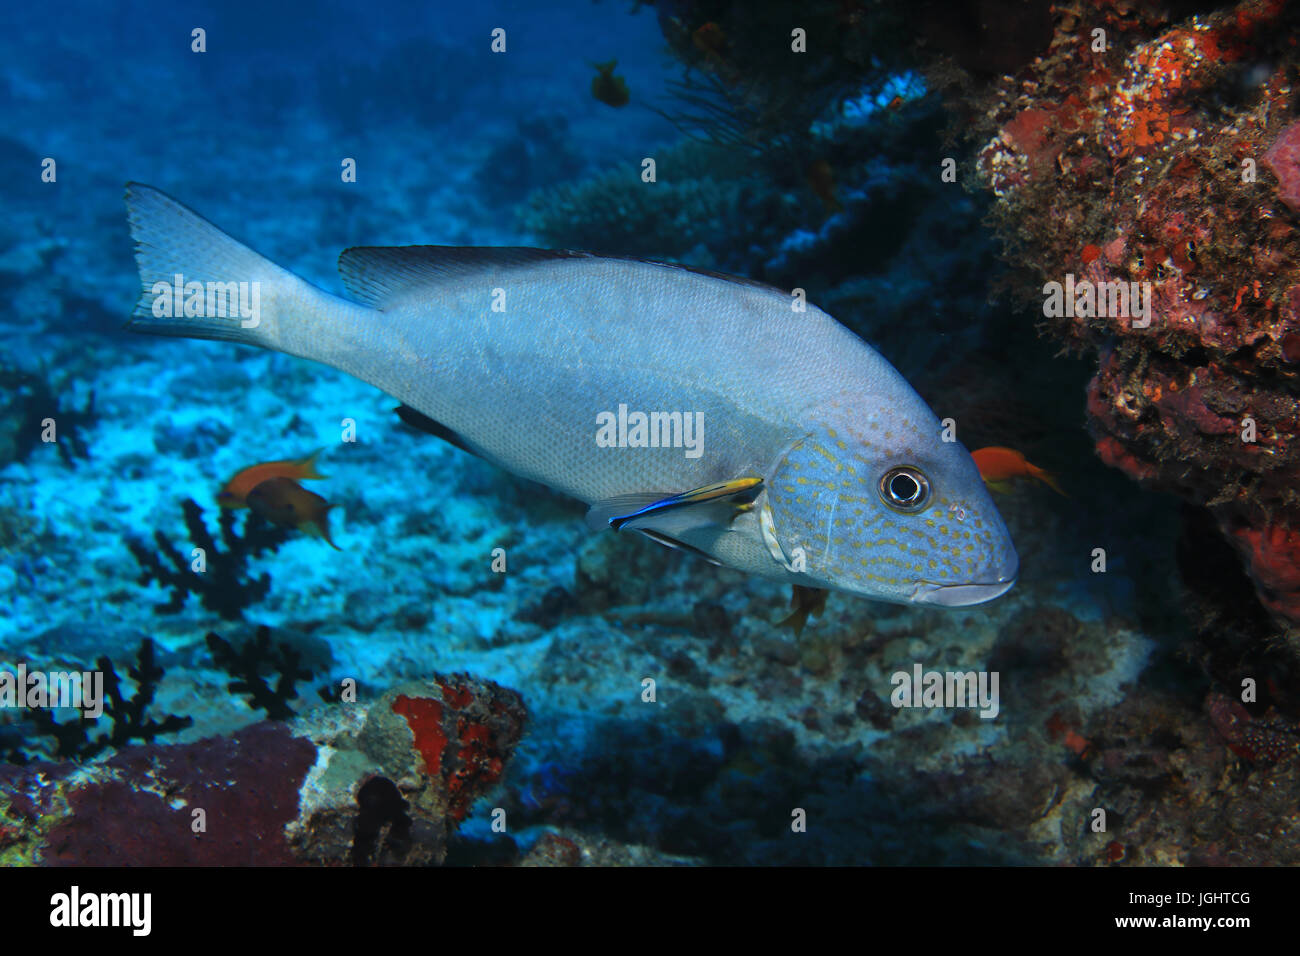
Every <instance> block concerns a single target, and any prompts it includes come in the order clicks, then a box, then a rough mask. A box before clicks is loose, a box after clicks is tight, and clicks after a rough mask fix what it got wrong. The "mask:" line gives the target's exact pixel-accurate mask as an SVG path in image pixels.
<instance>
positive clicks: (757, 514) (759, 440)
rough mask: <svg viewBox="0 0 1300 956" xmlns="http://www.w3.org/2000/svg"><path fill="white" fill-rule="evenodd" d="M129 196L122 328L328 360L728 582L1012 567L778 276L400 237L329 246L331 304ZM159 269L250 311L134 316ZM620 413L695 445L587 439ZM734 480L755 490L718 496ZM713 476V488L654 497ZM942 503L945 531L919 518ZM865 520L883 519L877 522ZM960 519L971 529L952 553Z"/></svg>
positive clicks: (147, 190)
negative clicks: (739, 275)
mask: <svg viewBox="0 0 1300 956" xmlns="http://www.w3.org/2000/svg"><path fill="white" fill-rule="evenodd" d="M127 199H128V209H129V219H130V222H131V227H132V234H133V236H134V237H135V239H136V243H137V253H136V254H137V263H138V265H139V268H140V276H141V284H142V295H141V300H140V303H139V305H138V307H137V311H136V315H135V317H134V318H133V319H132V321H131V324H130V327H131V328H132V329H135V330H137V331H142V332H152V333H156V334H163V335H178V336H188V337H193V338H217V339H224V340H233V341H238V342H244V343H246V344H252V345H259V346H262V347H264V348H270V349H275V350H278V351H282V352H286V353H288V354H291V355H296V356H299V357H302V358H306V359H311V360H314V361H318V362H322V363H324V364H327V365H330V366H333V367H334V368H337V369H340V370H342V371H344V372H347V373H349V374H351V375H354V376H356V377H357V378H359V379H361V380H363V381H366V382H368V383H370V384H371V385H374V386H375V387H377V388H379V389H381V390H383V391H385V392H387V393H388V394H390V395H392V396H394V397H395V398H397V399H399V400H400V401H401V402H403V403H404V404H405V405H407V406H409V407H410V408H413V409H415V410H416V411H417V412H419V413H421V414H422V415H424V416H427V418H429V419H432V420H433V421H434V422H437V423H438V424H439V425H440V426H442V427H443V428H445V429H449V430H450V431H452V432H454V433H455V434H456V436H457V437H458V438H459V439H461V440H462V441H463V443H464V444H465V445H466V446H467V447H469V448H471V449H473V450H474V451H475V452H476V453H478V454H480V455H482V456H483V457H484V458H486V459H488V460H490V461H493V462H495V463H496V464H498V465H500V466H501V467H503V468H506V469H507V470H509V471H511V472H513V473H515V474H517V475H521V476H523V477H526V478H529V479H532V480H534V481H538V482H541V483H543V484H545V485H548V486H550V487H552V488H554V489H556V490H557V491H560V492H563V493H565V494H568V495H571V496H573V497H575V498H577V499H579V500H581V501H583V502H586V503H587V504H588V505H591V506H593V513H601V514H603V513H604V512H602V511H600V509H601V507H602V505H604V504H608V503H609V502H616V503H619V502H621V501H622V500H623V499H624V498H631V497H635V496H643V497H644V500H645V501H646V502H647V503H650V505H651V506H650V507H649V509H648V510H647V511H646V512H645V514H646V517H644V518H641V517H638V519H637V521H636V523H635V525H630V526H632V527H635V529H636V530H646V531H647V532H653V533H654V534H655V535H657V536H658V539H660V540H664V539H666V540H667V542H669V543H671V542H674V541H676V542H680V543H682V544H685V545H687V546H689V547H691V548H694V549H696V550H698V551H701V552H703V553H704V554H705V555H707V556H709V557H711V558H713V559H716V560H718V561H720V562H721V563H723V564H725V565H729V566H731V567H734V568H737V569H739V570H742V571H746V572H749V573H753V574H759V575H762V576H764V577H768V578H772V579H775V580H781V581H788V582H790V583H796V584H801V585H805V586H808V587H820V588H834V589H839V590H845V591H850V592H853V593H856V594H860V595H863V596H867V597H873V598H878V599H882V600H891V601H899V602H905V603H906V602H917V601H919V602H924V603H935V604H945V605H946V604H969V603H976V602H978V601H983V600H988V599H990V598H992V597H995V596H997V595H998V594H1001V593H1003V592H1004V591H1005V590H1006V589H1007V588H1009V587H1010V586H1011V585H1012V583H1013V582H1014V580H1015V576H1016V573H1017V568H1018V561H1017V558H1016V554H1015V549H1014V547H1013V545H1012V544H1011V540H1010V536H1009V535H1008V534H1007V531H1006V528H1005V526H1004V525H1003V523H1002V520H1001V517H1000V516H999V515H998V513H997V510H996V508H995V507H994V506H993V504H992V502H991V501H990V500H989V496H988V494H987V492H986V490H985V488H984V485H983V482H982V481H981V479H980V477H979V474H978V472H977V470H976V468H975V466H974V464H973V462H972V461H971V458H970V456H969V454H968V453H967V452H966V450H965V449H964V448H963V447H962V446H961V445H960V444H959V443H956V442H945V441H943V440H942V439H941V429H940V425H939V422H938V420H937V418H936V417H935V415H934V413H933V412H932V411H930V409H929V408H928V407H927V406H926V404H925V402H924V401H923V400H922V399H921V398H920V396H918V395H917V394H916V392H915V391H914V390H913V389H912V388H911V386H910V385H908V383H907V382H906V381H905V380H904V379H903V377H902V376H901V375H900V374H899V373H898V372H897V371H896V370H895V369H894V368H893V366H891V365H890V364H889V363H888V362H887V361H886V360H885V359H884V358H883V357H882V356H881V355H880V354H879V353H877V352H876V351H875V350H874V349H872V348H871V347H870V346H868V345H867V344H866V343H864V342H863V341H862V340H860V339H859V338H857V337H856V336H855V335H853V334H852V333H851V332H849V331H848V330H847V329H846V328H844V327H843V326H842V325H840V324H839V323H837V322H836V321H835V320H834V319H832V318H831V317H830V316H829V315H827V314H826V313H824V312H822V311H821V310H820V309H817V308H816V307H815V306H811V305H809V306H807V307H806V308H805V309H804V310H803V311H796V310H795V309H794V308H793V307H792V302H793V301H794V300H793V299H792V297H791V296H790V295H788V294H786V293H784V292H782V291H780V290H778V289H773V288H771V287H767V286H762V285H759V284H757V283H753V282H750V281H747V280H739V279H733V278H729V277H723V276H718V275H714V274H711V273H704V272H699V271H694V270H690V269H686V268H683V267H680V266H673V265H668V264H664V263H656V262H647V261H644V260H638V259H625V258H610V257H602V256H594V255H587V254H583V253H573V252H549V251H546V250H530V249H517V248H505V249H473V248H451V247H437V246H416V247H402V248H354V249H349V250H347V251H345V252H344V253H343V255H342V256H341V257H340V271H341V272H342V274H343V277H344V281H345V283H346V284H347V286H348V289H349V292H350V293H351V295H352V296H353V297H354V298H355V299H357V300H358V301H356V302H351V301H348V300H346V299H342V298H339V297H337V296H333V295H330V294H328V293H326V292H323V291H322V290H320V289H317V288H315V287H314V286H311V285H310V284H308V283H307V282H305V281H304V280H302V279H300V278H298V277H297V276H294V275H293V274H292V273H290V272H287V271H286V270H284V269H282V268H280V267H279V266H276V265H274V264H273V263H271V262H269V261H268V260H266V259H264V258H263V257H261V256H259V255H258V254H257V253H255V252H253V251H252V250H250V249H248V248H246V247H244V246H242V245H240V244H239V243H238V242H236V241H235V240H234V239H232V238H230V237H229V236H227V235H226V234H224V233H223V232H221V231H220V230H219V229H218V228H217V227H216V226H214V225H212V224H211V223H209V222H207V221H206V220H204V219H203V218H202V217H200V216H198V215H197V214H195V213H193V212H191V211H190V210H188V209H186V208H185V207H184V206H182V205H181V204H180V203H177V202H176V201H175V200H173V199H171V198H170V197H168V196H166V194H164V193H162V192H160V191H158V190H155V189H153V188H152V187H148V186H142V185H138V184H133V185H131V186H129V187H128V197H127ZM178 274H179V275H183V276H184V277H185V279H186V280H187V281H188V280H190V279H194V280H196V281H200V282H207V281H224V282H250V283H257V285H258V288H260V289H261V290H262V292H261V300H260V301H261V314H260V321H259V323H258V324H257V326H256V327H253V328H245V327H242V325H241V323H240V322H239V321H238V319H234V320H232V319H231V318H230V317H229V316H216V315H203V314H196V315H177V316H167V315H161V316H160V315H158V314H155V311H154V309H155V305H156V302H157V298H156V295H155V293H154V290H155V289H156V288H158V286H157V285H156V284H157V283H160V282H161V283H167V282H171V281H172V278H173V277H174V276H175V275H178ZM502 297H504V310H503V311H494V309H493V303H494V301H501V298H502ZM619 406H626V407H627V409H628V410H629V411H634V412H643V413H650V412H680V413H682V414H683V415H688V414H689V415H695V414H697V413H699V414H702V416H703V444H702V452H703V453H702V454H701V455H700V457H698V458H692V457H689V456H687V454H686V453H685V449H684V448H681V447H670V448H648V447H613V448H611V447H601V446H600V445H599V444H598V443H597V441H596V435H597V428H598V416H600V415H601V414H602V413H611V414H613V413H615V412H616V411H617V410H618V409H619ZM899 469H903V470H904V471H905V472H906V473H907V474H909V475H917V476H920V478H919V479H918V481H917V483H916V488H918V489H919V488H920V487H921V484H920V481H922V480H923V481H924V483H925V485H926V488H925V491H926V494H927V495H928V497H927V498H926V499H925V500H924V501H923V502H921V504H922V507H920V508H919V510H917V511H916V513H903V512H902V511H900V510H899V509H898V507H897V502H896V501H893V500H892V499H891V500H886V498H887V496H888V495H889V494H891V493H892V492H889V491H888V490H887V488H886V486H885V485H883V484H881V483H882V481H884V480H885V479H886V478H887V477H888V476H889V475H892V474H894V473H895V472H896V471H897V470H899ZM793 476H797V477H798V478H802V479H803V480H804V481H808V480H814V481H817V482H820V483H821V485H822V491H821V492H820V494H819V496H818V497H817V498H816V499H815V500H814V499H812V498H809V497H808V496H804V497H803V498H802V499H801V498H800V496H799V495H797V494H792V493H791V492H789V491H788V490H787V489H788V488H790V487H792V481H793V480H795V478H794V477H793ZM755 477H756V478H760V479H762V485H761V486H759V490H758V492H757V494H756V495H754V494H749V495H747V496H740V495H735V496H730V497H729V495H728V494H727V493H725V492H726V489H727V488H728V487H730V485H728V484H727V483H732V482H739V481H740V480H741V479H746V478H755ZM911 480H912V479H910V478H909V479H907V481H904V482H903V483H902V484H901V485H900V486H899V487H902V488H904V489H909V488H912V487H913V486H912V485H910V484H908V483H907V482H908V481H911ZM718 483H723V492H724V493H720V494H718V495H712V494H711V495H709V496H704V497H701V498H700V500H698V501H697V500H695V499H692V498H690V496H687V500H686V501H685V502H683V501H681V500H674V502H673V503H672V505H671V506H669V505H668V504H663V505H662V506H655V505H654V504H653V502H655V500H656V497H658V498H664V499H666V498H668V497H669V496H680V495H684V494H685V493H687V492H690V491H692V489H705V488H707V487H708V486H712V485H715V484H718ZM751 484H752V482H751ZM737 487H738V486H737ZM940 508H942V509H944V511H943V514H942V515H941V517H943V518H944V520H945V522H946V523H947V524H948V525H951V526H952V527H951V529H950V530H949V531H948V532H946V533H941V532H939V531H937V530H936V529H935V528H934V527H933V526H932V525H927V524H926V521H927V519H929V518H933V517H935V514H936V510H937V509H940ZM634 510H636V511H638V513H640V509H634ZM885 521H890V522H892V524H893V526H894V527H895V528H896V531H895V532H894V533H891V534H889V535H882V534H880V528H881V527H882V522H885ZM963 525H965V526H967V527H977V526H978V527H980V528H982V529H986V531H985V534H984V535H983V536H982V537H978V538H977V539H976V540H977V541H978V546H977V547H976V549H975V552H974V554H973V556H972V557H971V558H970V559H969V560H966V561H958V560H956V559H954V557H953V555H954V554H955V553H956V550H957V549H958V548H959V547H960V546H961V545H964V544H966V543H967V541H968V540H969V537H968V538H967V539H962V538H961V537H960V534H961V532H962V530H963V527H962V526H963ZM918 550H919V551H922V552H923V555H924V556H918V555H917V554H916V553H914V552H916V551H918ZM799 555H802V557H799Z"/></svg>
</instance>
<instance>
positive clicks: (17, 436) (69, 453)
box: [0, 365, 97, 465]
mask: <svg viewBox="0 0 1300 956" xmlns="http://www.w3.org/2000/svg"><path fill="white" fill-rule="evenodd" d="M70 391H71V388H70V384H69V380H68V379H67V378H63V379H60V380H58V381H55V380H53V379H51V377H50V376H49V374H48V373H47V372H46V371H45V370H44V369H41V371H40V372H39V373H37V372H29V371H26V370H24V369H21V368H18V367H16V366H9V365H0V464H3V463H6V462H9V461H22V460H24V459H25V458H26V457H27V456H28V455H30V454H31V452H32V450H33V449H34V448H35V447H36V446H37V445H40V444H41V443H42V442H43V441H46V440H47V439H46V436H50V440H52V442H53V443H54V444H55V445H57V446H58V449H59V455H60V457H62V459H63V460H64V462H65V463H66V464H68V465H72V464H73V461H74V459H77V458H89V457H90V446H89V445H88V444H87V441H86V432H88V431H89V430H90V429H91V428H92V427H93V426H94V423H95V421H96V417H97V416H96V414H95V393H94V392H93V391H91V392H90V393H89V395H88V396H87V397H86V401H85V404H83V405H82V407H80V408H77V407H76V406H75V405H72V404H69V403H68V400H67V394H68V393H69V392H70Z"/></svg>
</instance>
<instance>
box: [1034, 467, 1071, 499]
mask: <svg viewBox="0 0 1300 956" xmlns="http://www.w3.org/2000/svg"><path fill="white" fill-rule="evenodd" d="M1029 467H1030V472H1029V473H1030V474H1031V475H1033V476H1034V477H1035V478H1037V479H1038V480H1039V481H1041V482H1042V483H1043V484H1045V485H1047V487H1049V488H1051V489H1052V490H1053V491H1055V492H1056V493H1057V494H1058V495H1060V496H1061V497H1062V498H1068V497H1070V496H1069V495H1067V494H1066V493H1065V489H1064V488H1062V487H1061V486H1060V484H1058V483H1057V481H1056V476H1055V475H1054V474H1052V473H1051V472H1050V471H1044V470H1043V469H1041V468H1038V467H1035V466H1033V465H1030V466H1029Z"/></svg>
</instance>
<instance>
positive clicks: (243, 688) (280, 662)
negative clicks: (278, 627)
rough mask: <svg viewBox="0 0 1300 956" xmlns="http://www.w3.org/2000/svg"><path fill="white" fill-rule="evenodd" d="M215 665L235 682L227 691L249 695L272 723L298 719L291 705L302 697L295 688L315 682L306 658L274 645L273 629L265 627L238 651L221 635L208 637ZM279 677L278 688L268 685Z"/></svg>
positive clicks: (284, 646)
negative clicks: (305, 664)
mask: <svg viewBox="0 0 1300 956" xmlns="http://www.w3.org/2000/svg"><path fill="white" fill-rule="evenodd" d="M205 640H206V641H207V645H208V650H209V651H211V652H212V660H213V663H215V664H216V665H217V667H219V668H220V669H221V670H223V671H225V672H226V673H227V674H229V675H230V676H231V677H232V678H234V679H233V680H232V681H231V682H230V683H229V684H227V685H226V689H227V690H229V691H230V692H231V693H232V694H247V695H248V703H249V706H250V707H252V708H254V709H256V710H264V711H266V716H267V717H268V718H270V719H271V720H288V719H289V718H290V717H292V716H294V713H295V711H294V709H293V708H292V707H290V706H289V701H291V700H294V699H295V698H297V696H298V689H297V687H296V686H295V685H297V683H298V682H299V681H308V680H311V678H312V671H311V670H310V669H308V668H306V667H303V666H302V655H301V654H300V653H299V652H298V650H297V649H296V648H294V647H293V646H292V645H290V644H287V643H283V642H275V643H272V641H271V629H270V628H269V627H267V626H265V625H261V626H259V627H258V629H257V633H256V634H255V635H254V637H253V638H252V639H251V640H248V641H245V642H244V643H243V644H242V646H240V648H239V649H238V650H236V649H235V648H234V647H233V646H232V645H231V643H230V642H229V641H227V640H226V639H225V638H223V637H222V636H221V635H220V634H215V633H212V632H208V634H207V636H206V637H205ZM269 674H275V675H277V676H276V681H275V687H271V686H270V685H269V684H267V682H266V677H267V675H269Z"/></svg>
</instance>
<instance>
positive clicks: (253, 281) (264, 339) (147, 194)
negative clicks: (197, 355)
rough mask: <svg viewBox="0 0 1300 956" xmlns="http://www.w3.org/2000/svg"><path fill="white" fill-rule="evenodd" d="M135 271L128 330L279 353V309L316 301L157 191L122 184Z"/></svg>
mask: <svg viewBox="0 0 1300 956" xmlns="http://www.w3.org/2000/svg"><path fill="white" fill-rule="evenodd" d="M126 206H127V218H128V221H129V222H130V225H131V236H132V238H133V239H135V261H136V265H137V267H138V268H139V270H140V301H139V302H137V303H136V308H135V312H134V314H133V315H132V318H131V320H130V321H129V322H128V323H127V326H126V327H127V328H128V329H130V330H131V331H133V332H150V333H153V334H155V335H170V336H181V337H185V338H195V339H220V340H224V341H230V342H241V343H244V344H246V345H259V346H262V347H263V348H277V347H279V344H280V335H279V320H280V318H281V315H280V311H281V306H282V304H285V303H294V304H296V305H306V304H307V303H308V302H309V301H310V299H311V297H312V296H311V294H315V295H320V294H321V293H320V292H319V290H317V289H315V288H314V287H313V286H311V285H310V284H309V283H307V282H306V281H304V280H303V279H300V278H298V277H297V276H295V275H294V274H293V273H291V272H289V271H287V270H285V269H281V268H280V267H279V266H277V265H276V264H275V263H273V262H272V261H271V260H270V259H267V258H265V257H264V256H261V255H259V254H258V253H256V252H254V251H253V250H252V249H249V248H248V247H247V246H245V245H244V244H242V243H240V242H238V241H237V240H235V239H232V238H231V237H230V236H228V235H226V234H225V233H224V232H222V231H221V230H220V229H218V228H217V227H216V226H214V225H213V224H212V223H210V222H208V221H207V220H206V219H204V218H203V217H202V216H200V215H199V214H198V213H195V212H193V211H192V210H190V209H187V208H186V207H185V206H183V205H181V204H180V203H178V202H177V201H176V200H174V199H172V198H171V197H170V196H168V195H167V194H166V193H164V192H162V191H161V190H158V189H154V188H153V187H152V186H145V185H143V184H141V183H127V186H126Z"/></svg>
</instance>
